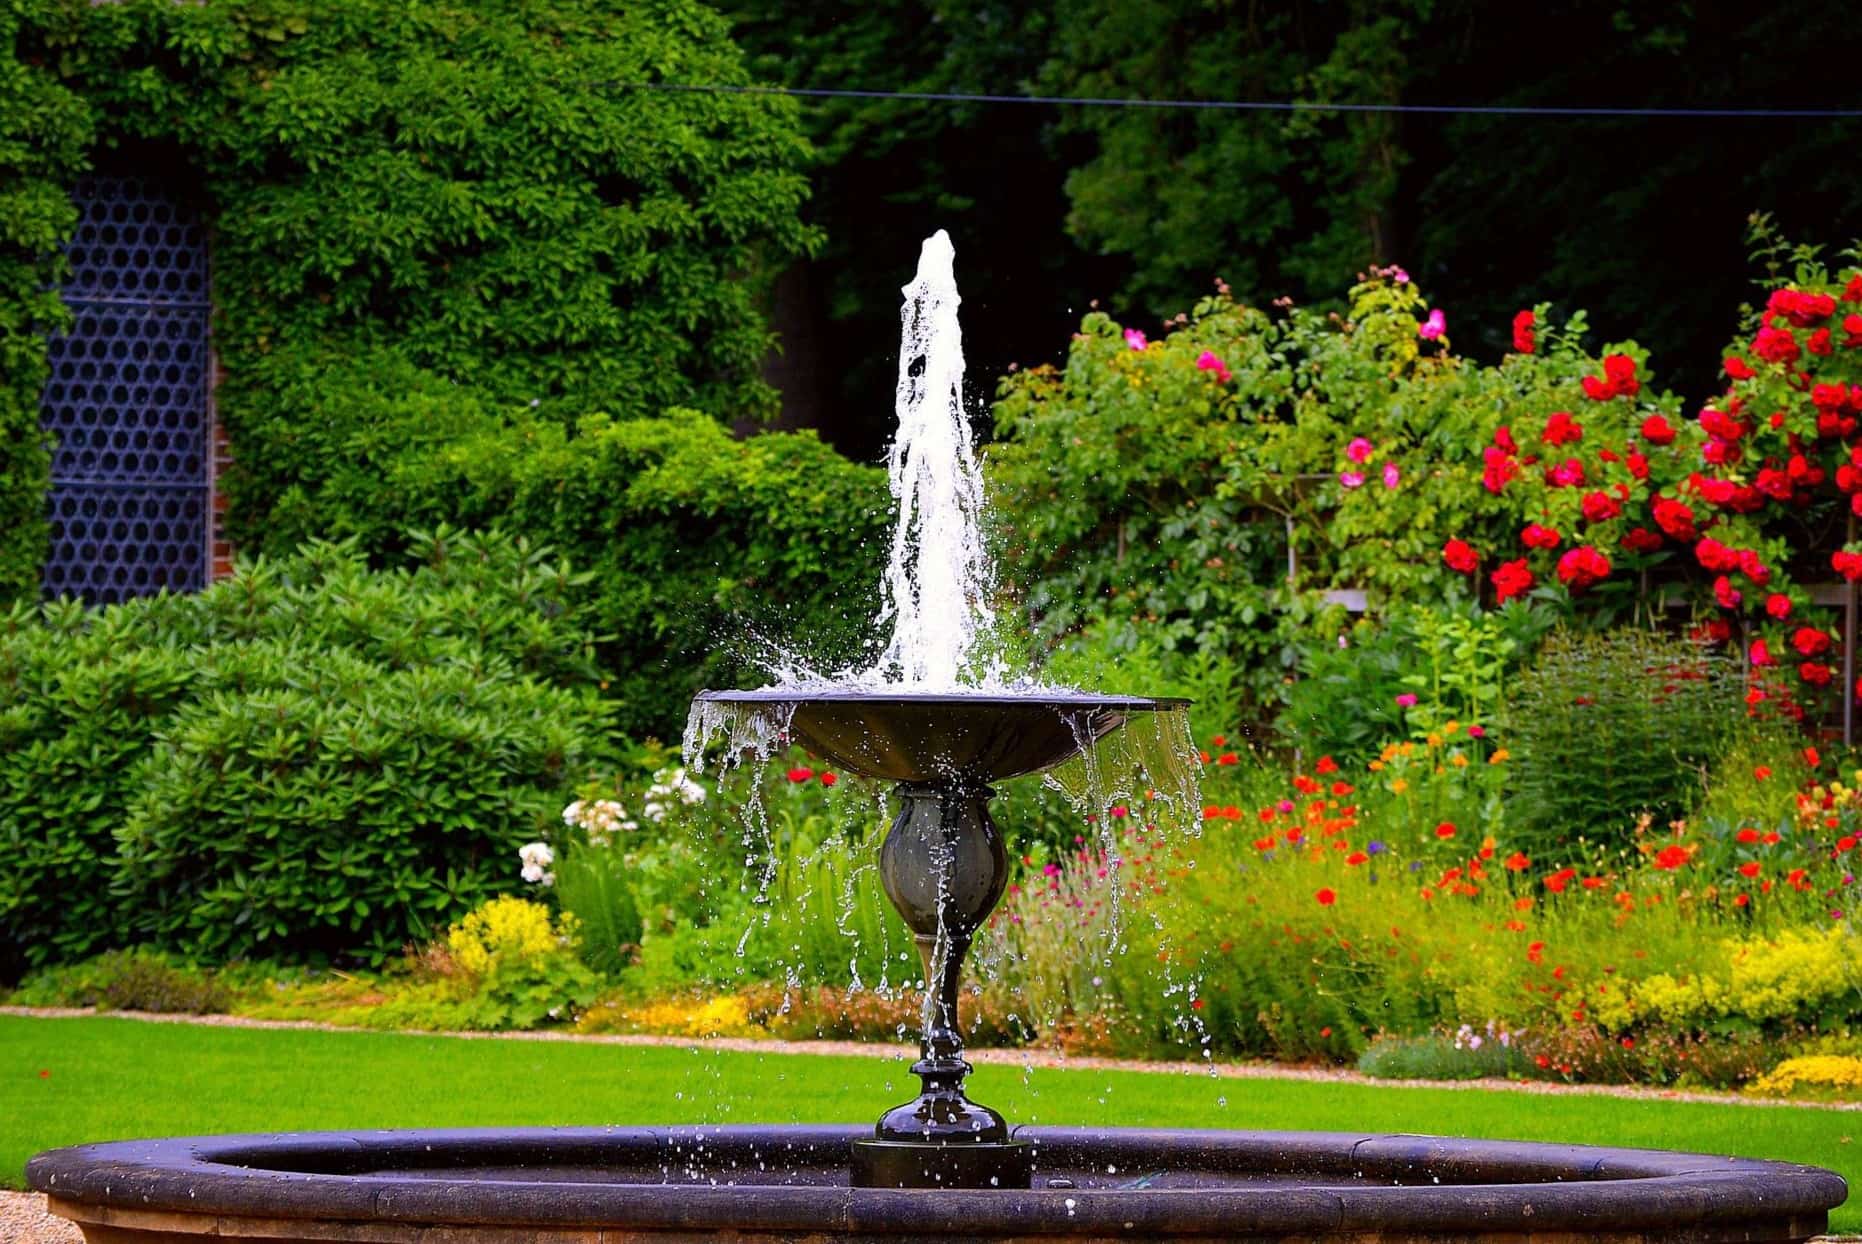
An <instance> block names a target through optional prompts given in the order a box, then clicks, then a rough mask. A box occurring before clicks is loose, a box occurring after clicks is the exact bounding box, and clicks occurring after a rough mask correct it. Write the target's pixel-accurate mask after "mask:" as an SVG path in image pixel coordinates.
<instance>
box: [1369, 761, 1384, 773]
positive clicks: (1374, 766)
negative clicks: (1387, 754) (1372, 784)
mask: <svg viewBox="0 0 1862 1244" xmlns="http://www.w3.org/2000/svg"><path fill="white" fill-rule="evenodd" d="M1383 769H1384V762H1383V761H1381V760H1373V761H1371V772H1372V773H1382V772H1383Z"/></svg>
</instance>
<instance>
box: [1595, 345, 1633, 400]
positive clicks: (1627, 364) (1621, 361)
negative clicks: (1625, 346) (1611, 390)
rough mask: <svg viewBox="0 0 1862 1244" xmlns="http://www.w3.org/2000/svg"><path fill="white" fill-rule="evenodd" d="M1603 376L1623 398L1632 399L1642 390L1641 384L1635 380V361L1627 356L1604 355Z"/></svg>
mask: <svg viewBox="0 0 1862 1244" xmlns="http://www.w3.org/2000/svg"><path fill="white" fill-rule="evenodd" d="M1603 374H1604V378H1605V379H1607V380H1608V381H1609V382H1610V383H1611V384H1613V385H1615V386H1616V391H1617V392H1618V393H1621V394H1623V395H1624V396H1625V397H1634V396H1635V395H1636V394H1637V393H1638V392H1639V391H1640V390H1641V389H1642V382H1641V381H1639V380H1637V379H1636V360H1634V359H1632V358H1630V357H1629V356H1628V355H1627V354H1606V355H1605V356H1604V359H1603Z"/></svg>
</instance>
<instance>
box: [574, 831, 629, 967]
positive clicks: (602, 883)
mask: <svg viewBox="0 0 1862 1244" xmlns="http://www.w3.org/2000/svg"><path fill="white" fill-rule="evenodd" d="M628 872H629V867H628V862H627V858H626V857H625V856H624V855H622V854H621V853H620V852H618V851H613V850H608V849H605V848H603V847H598V846H591V845H589V844H586V843H577V844H574V845H571V846H569V847H566V848H565V849H564V850H563V851H562V853H561V854H559V855H558V856H557V859H556V883H555V890H556V901H557V902H558V903H559V904H560V905H561V906H562V910H563V912H564V913H565V914H566V915H569V916H571V917H573V918H574V919H575V922H576V928H577V930H578V932H579V934H580V938H581V947H582V950H581V953H582V960H583V962H585V963H587V964H588V965H589V966H590V967H592V968H594V969H595V970H596V971H597V972H599V973H601V974H602V975H604V976H619V975H620V973H621V970H622V969H623V968H626V967H627V966H629V965H630V964H631V963H633V961H634V956H635V954H636V953H638V951H639V949H640V938H641V933H642V926H641V921H640V909H639V907H638V906H637V905H636V904H635V902H634V895H633V890H632V888H631V887H629V885H628V884H627V874H628Z"/></svg>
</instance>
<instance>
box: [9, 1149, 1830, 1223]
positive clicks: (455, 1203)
mask: <svg viewBox="0 0 1862 1244" xmlns="http://www.w3.org/2000/svg"><path fill="white" fill-rule="evenodd" d="M871 1135H872V1130H871V1128H870V1127H860V1126H843V1125H826V1126H755V1125H743V1126H729V1127H715V1128H710V1127H677V1128H672V1127H669V1128H644V1127H616V1128H551V1129H520V1130H457V1131H387V1132H321V1133H300V1134H284V1135H270V1136H264V1135H253V1136H204V1137H192V1138H179V1139H167V1140H144V1141H121V1142H116V1143H111V1144H98V1145H83V1146H79V1147H76V1148H70V1149H56V1150H52V1151H49V1152H46V1153H42V1154H40V1155H38V1156H37V1157H35V1158H33V1159H32V1161H31V1162H30V1163H28V1165H27V1168H26V1175H27V1180H28V1182H29V1183H30V1184H31V1186H32V1187H33V1188H35V1189H37V1190H39V1191H41V1192H44V1193H47V1194H48V1195H49V1197H50V1202H51V1208H52V1211H53V1212H54V1213H57V1214H61V1215H63V1216H65V1217H67V1218H70V1219H73V1220H75V1221H76V1222H78V1223H79V1224H81V1225H82V1226H83V1228H84V1230H85V1233H86V1238H87V1239H88V1240H90V1241H92V1244H153V1242H155V1241H170V1242H176V1241H192V1240H197V1239H200V1238H201V1237H211V1238H213V1239H215V1240H218V1241H220V1244H228V1242H229V1241H259V1240H264V1241H292V1240H324V1241H329V1240H343V1241H374V1242H381V1244H387V1242H392V1244H440V1242H441V1241H445V1242H447V1244H462V1242H464V1241H499V1242H502V1244H517V1242H518V1241H523V1242H525V1244H569V1242H571V1241H574V1242H576V1244H595V1242H596V1241H604V1242H605V1241H619V1240H635V1239H639V1240H667V1241H671V1240H682V1241H697V1240H711V1239H719V1238H730V1239H732V1240H742V1241H772V1242H773V1241H801V1240H821V1239H841V1240H872V1241H887V1242H888V1244H902V1242H903V1241H907V1240H927V1239H942V1240H976V1241H981V1240H998V1241H1006V1240H1012V1239H1030V1238H1048V1239H1111V1238H1141V1239H1178V1240H1194V1239H1212V1238H1221V1239H1230V1240H1235V1239H1243V1240H1290V1239H1298V1240H1337V1241H1343V1240H1377V1241H1380V1242H1382V1244H1396V1242H1399V1241H1424V1240H1455V1241H1475V1240H1492V1241H1500V1240H1506V1241H1515V1242H1517V1241H1521V1240H1526V1239H1531V1240H1534V1241H1554V1240H1555V1241H1578V1240H1585V1241H1604V1242H1616V1244H1629V1242H1630V1241H1636V1242H1638V1244H1650V1242H1653V1241H1666V1240H1672V1241H1683V1240H1685V1241H1694V1242H1702V1244H1704V1242H1710V1241H1786V1240H1805V1239H1808V1238H1810V1237H1812V1236H1814V1235H1818V1234H1820V1233H1821V1232H1822V1231H1823V1230H1824V1229H1825V1227H1826V1225H1827V1215H1828V1211H1829V1210H1830V1209H1831V1208H1833V1207H1835V1206H1837V1205H1839V1204H1841V1203H1842V1201H1843V1199H1844V1197H1845V1196H1846V1195H1847V1186H1846V1185H1845V1184H1844V1182H1843V1180H1842V1179H1841V1177H1839V1176H1837V1175H1835V1174H1832V1173H1831V1172H1829V1171H1826V1170H1821V1169H1819V1168H1817V1167H1811V1166H1794V1165H1788V1164H1785V1163H1781V1162H1761V1161H1754V1160H1750V1159H1744V1158H1723V1157H1705V1156H1701V1155H1697V1154H1685V1153H1664V1152H1656V1151H1652V1150H1641V1149H1603V1148H1595V1147H1590V1146H1584V1145H1553V1144H1527V1143H1520V1142H1513V1141H1483V1140H1452V1139H1444V1138H1440V1137H1431V1136H1409V1135H1373V1134H1351V1133H1323V1132H1238V1131H1150V1130H1135V1129H1119V1128H1111V1129H1087V1128H1045V1127H1025V1128H1021V1129H1018V1132H1017V1135H1018V1138H1019V1139H1023V1140H1030V1141H1033V1142H1035V1143H1036V1144H1037V1145H1038V1155H1039V1156H1038V1158H1037V1167H1036V1172H1035V1178H1034V1187H1033V1189H1032V1190H1028V1191H999V1190H974V1191H959V1190H952V1189H930V1190H898V1189H882V1188H852V1187H849V1186H848V1169H847V1162H848V1152H849V1146H850V1145H851V1143H852V1142H853V1141H854V1140H856V1139H860V1138H864V1137H870V1136H871Z"/></svg>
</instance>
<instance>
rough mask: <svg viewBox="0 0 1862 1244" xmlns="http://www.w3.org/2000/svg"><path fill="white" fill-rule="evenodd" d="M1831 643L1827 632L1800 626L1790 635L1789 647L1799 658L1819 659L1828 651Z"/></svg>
mask: <svg viewBox="0 0 1862 1244" xmlns="http://www.w3.org/2000/svg"><path fill="white" fill-rule="evenodd" d="M1832 642H1834V641H1832V640H1831V639H1830V634H1829V632H1828V631H1820V630H1818V629H1817V628H1816V627H1814V626H1800V627H1798V628H1797V630H1795V631H1793V632H1792V633H1791V646H1792V647H1793V648H1795V649H1797V654H1798V655H1799V656H1801V657H1820V656H1822V655H1823V654H1824V653H1826V652H1828V651H1829V650H1830V645H1831V643H1832Z"/></svg>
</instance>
